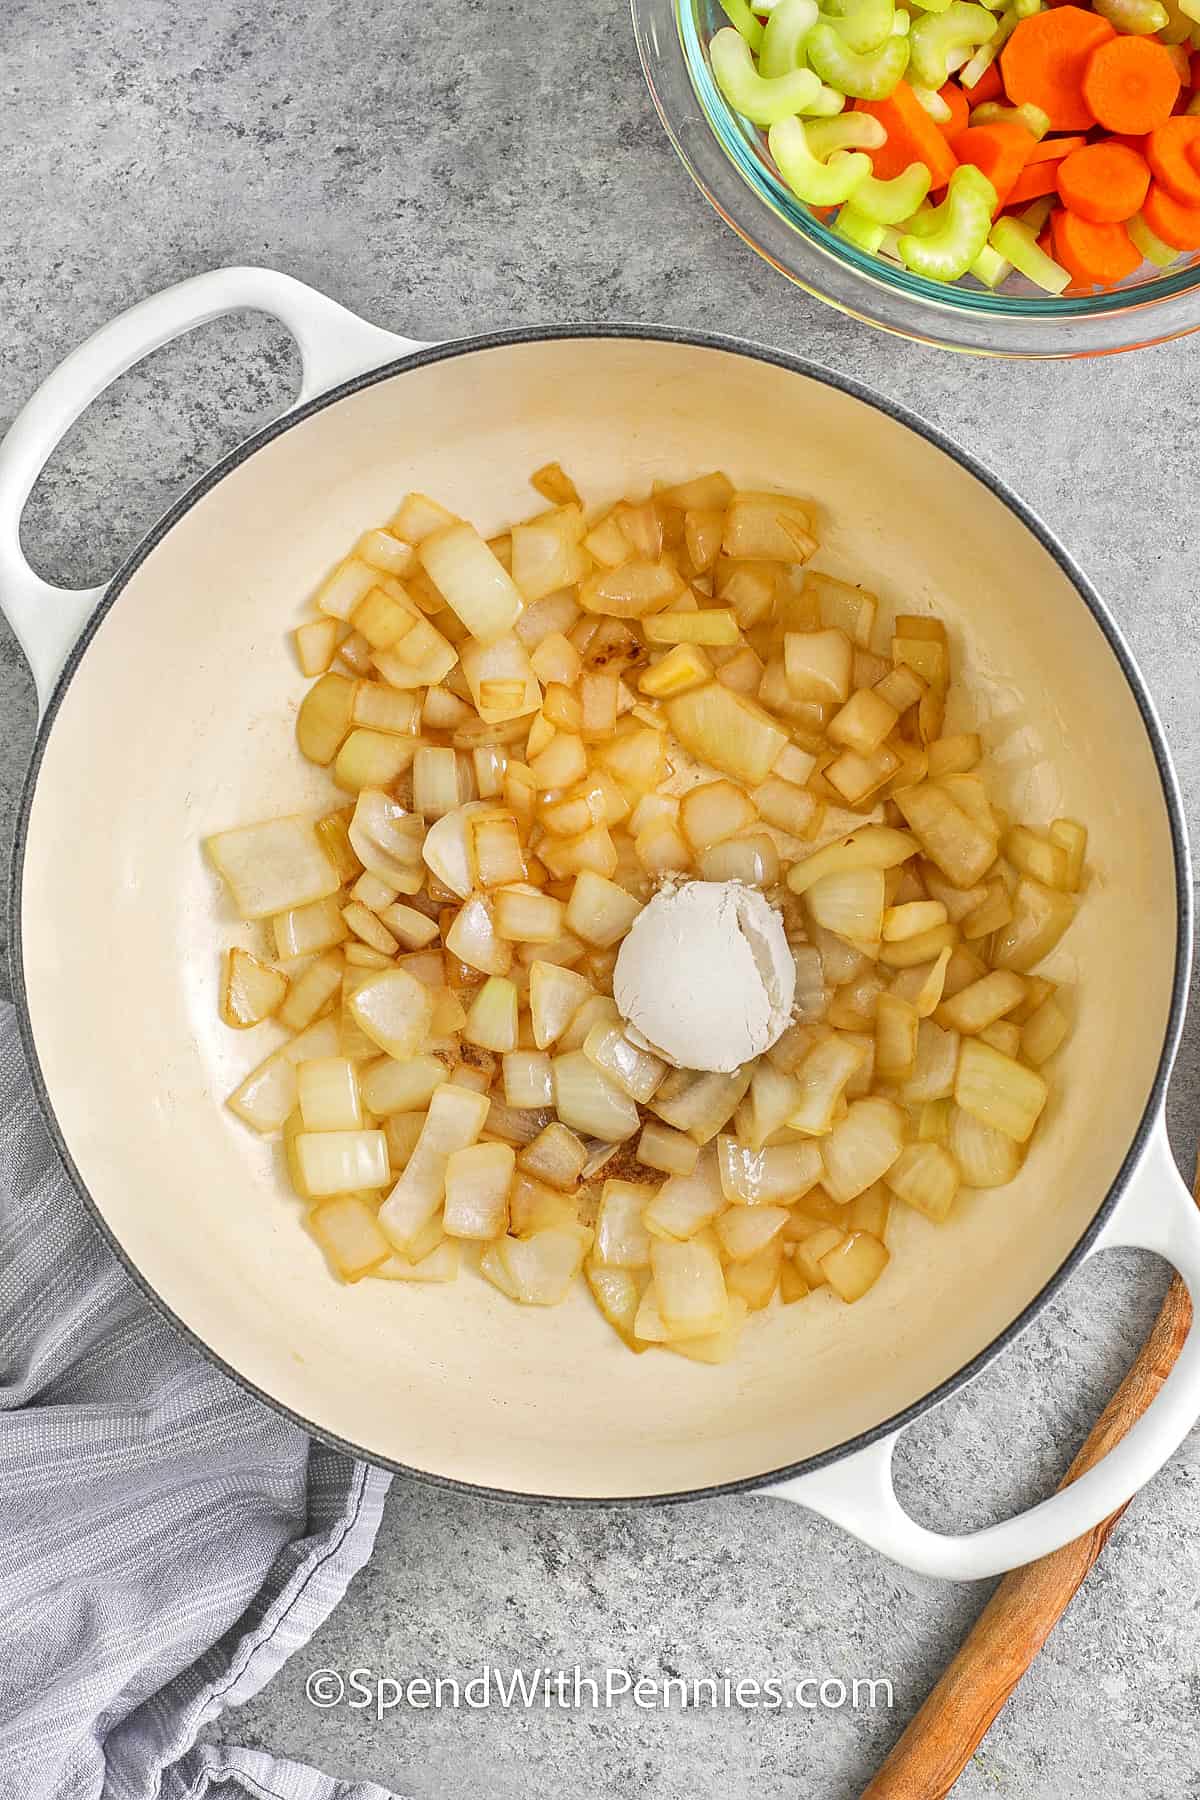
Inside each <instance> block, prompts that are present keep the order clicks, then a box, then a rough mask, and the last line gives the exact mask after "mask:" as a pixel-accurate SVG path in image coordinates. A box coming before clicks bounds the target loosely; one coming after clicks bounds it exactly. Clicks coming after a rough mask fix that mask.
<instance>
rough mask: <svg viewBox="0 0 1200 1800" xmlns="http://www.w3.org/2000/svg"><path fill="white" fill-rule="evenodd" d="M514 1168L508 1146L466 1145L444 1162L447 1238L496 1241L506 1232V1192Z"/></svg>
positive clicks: (512, 1152) (513, 1154)
mask: <svg viewBox="0 0 1200 1800" xmlns="http://www.w3.org/2000/svg"><path fill="white" fill-rule="evenodd" d="M515 1168H516V1152H515V1151H514V1150H513V1148H512V1146H511V1144H469V1145H467V1147H466V1148H465V1149H463V1150H454V1151H452V1152H451V1154H450V1155H449V1156H448V1157H447V1158H446V1176H445V1182H446V1208H445V1212H444V1214H443V1217H442V1229H443V1230H444V1231H445V1233H446V1235H447V1237H454V1238H483V1239H486V1238H496V1237H501V1236H503V1234H504V1232H505V1231H507V1229H508V1190H509V1188H510V1187H511V1186H512V1179H513V1172H514V1170H515Z"/></svg>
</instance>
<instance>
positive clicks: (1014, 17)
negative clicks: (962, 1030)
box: [958, 0, 1042, 93]
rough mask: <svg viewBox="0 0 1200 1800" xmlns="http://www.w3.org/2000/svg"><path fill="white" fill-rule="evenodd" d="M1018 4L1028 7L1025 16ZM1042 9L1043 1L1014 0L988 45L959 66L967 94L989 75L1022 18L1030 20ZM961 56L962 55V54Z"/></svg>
mask: <svg viewBox="0 0 1200 1800" xmlns="http://www.w3.org/2000/svg"><path fill="white" fill-rule="evenodd" d="M1018 4H1020V5H1022V6H1025V7H1026V12H1025V13H1024V15H1022V14H1019V13H1018V11H1017V6H1018ZM1041 7H1042V0H1013V4H1012V5H1011V6H1010V7H1009V9H1008V11H1007V12H1005V13H1001V15H1000V18H999V19H998V21H997V23H996V29H995V31H994V32H993V33H992V35H991V37H990V38H988V39H987V41H986V43H984V44H981V45H980V47H979V49H978V50H976V52H975V54H974V56H969V57H967V59H966V60H965V61H964V62H963V63H962V64H961V65H960V66H959V71H958V85H959V87H961V88H964V89H965V90H966V92H967V93H970V91H971V89H972V88H973V87H975V86H977V85H978V83H979V82H980V81H982V80H983V77H984V76H985V75H986V74H987V72H988V70H989V69H990V68H991V66H992V64H993V63H994V62H995V60H996V58H997V57H998V56H999V54H1000V52H1001V50H1002V49H1003V47H1004V45H1005V44H1006V43H1007V42H1008V40H1009V38H1010V37H1011V36H1012V34H1013V32H1014V31H1015V30H1016V29H1017V25H1018V23H1019V22H1020V19H1021V17H1022V16H1023V17H1026V18H1028V16H1029V13H1030V12H1040V11H1041ZM959 54H961V52H960V53H959Z"/></svg>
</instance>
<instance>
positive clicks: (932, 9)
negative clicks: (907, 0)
mask: <svg viewBox="0 0 1200 1800" xmlns="http://www.w3.org/2000/svg"><path fill="white" fill-rule="evenodd" d="M912 4H913V5H914V6H916V7H919V8H920V10H921V11H922V12H928V13H944V12H945V11H946V8H947V7H948V6H949V5H950V0H912Z"/></svg>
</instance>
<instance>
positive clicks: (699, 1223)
mask: <svg viewBox="0 0 1200 1800" xmlns="http://www.w3.org/2000/svg"><path fill="white" fill-rule="evenodd" d="M724 1207H725V1196H724V1194H723V1193H722V1191H721V1183H720V1177H719V1174H718V1171H717V1162H716V1157H715V1156H714V1154H713V1152H712V1151H711V1150H709V1151H705V1152H704V1153H703V1154H702V1155H701V1157H700V1158H699V1160H698V1161H697V1163H696V1165H695V1167H694V1168H693V1169H692V1170H691V1171H690V1172H689V1173H688V1174H686V1175H684V1174H680V1175H673V1176H672V1177H671V1178H670V1180H669V1181H664V1183H663V1185H662V1186H661V1187H660V1188H659V1190H658V1192H657V1194H655V1196H654V1198H653V1199H652V1200H651V1201H650V1203H649V1205H648V1206H647V1207H646V1208H645V1211H644V1213H643V1215H642V1217H643V1223H644V1225H645V1227H646V1229H647V1231H648V1232H650V1234H651V1236H652V1237H660V1238H670V1239H674V1240H676V1241H678V1242H683V1241H685V1240H686V1239H688V1238H690V1237H694V1236H695V1234H696V1232H698V1231H702V1230H703V1229H704V1227H705V1226H706V1225H711V1223H712V1221H713V1220H714V1219H715V1218H716V1217H717V1215H718V1214H719V1213H720V1212H722V1211H723V1210H724Z"/></svg>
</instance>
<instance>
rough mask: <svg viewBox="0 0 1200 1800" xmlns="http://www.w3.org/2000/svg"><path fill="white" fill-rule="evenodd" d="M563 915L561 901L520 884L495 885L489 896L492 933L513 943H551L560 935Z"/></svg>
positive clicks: (564, 909)
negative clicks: (493, 929) (493, 928)
mask: <svg viewBox="0 0 1200 1800" xmlns="http://www.w3.org/2000/svg"><path fill="white" fill-rule="evenodd" d="M565 914H566V908H565V907H564V905H563V903H562V901H561V900H555V899H554V898H553V896H552V895H550V894H543V893H541V892H539V890H538V889H537V888H534V887H529V886H527V885H525V884H523V883H520V884H513V885H511V886H507V887H501V888H498V889H497V890H496V891H495V893H494V894H493V896H492V916H493V922H494V925H495V930H496V934H497V936H498V937H502V938H505V939H507V940H508V941H509V942H510V943H514V944H553V943H554V942H555V941H556V940H557V939H559V938H561V936H562V934H563V931H564V928H565Z"/></svg>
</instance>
